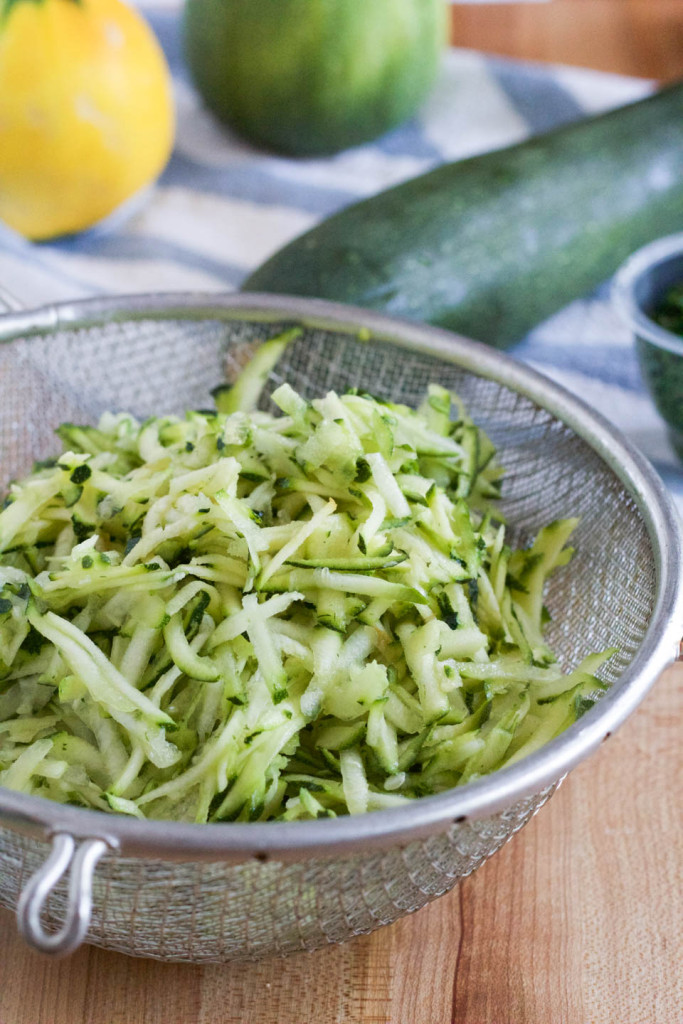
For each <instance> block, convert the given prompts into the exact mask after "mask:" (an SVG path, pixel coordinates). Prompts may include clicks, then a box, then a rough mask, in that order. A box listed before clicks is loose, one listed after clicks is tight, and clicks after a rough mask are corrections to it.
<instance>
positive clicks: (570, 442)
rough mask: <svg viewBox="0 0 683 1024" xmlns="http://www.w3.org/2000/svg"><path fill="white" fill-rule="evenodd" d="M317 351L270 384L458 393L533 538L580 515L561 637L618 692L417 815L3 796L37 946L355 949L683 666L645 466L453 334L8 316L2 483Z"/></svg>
mask: <svg viewBox="0 0 683 1024" xmlns="http://www.w3.org/2000/svg"><path fill="white" fill-rule="evenodd" d="M291 324H299V325H301V326H302V327H303V328H304V331H303V336H302V338H301V339H300V340H299V341H297V342H296V343H295V344H294V345H293V346H291V347H290V349H289V350H288V351H287V352H286V353H285V356H284V357H283V359H282V361H281V363H280V364H279V365H278V366H277V367H276V371H275V372H274V373H273V374H272V379H271V380H270V382H269V386H274V385H276V384H278V383H280V382H281V381H282V380H284V379H286V380H288V381H289V382H290V383H291V384H292V385H293V386H294V387H295V388H297V389H298V390H300V391H302V392H303V393H305V394H306V395H308V396H314V395H316V394H319V393H321V392H322V391H324V390H325V389H329V388H334V389H336V390H344V389H345V388H347V387H350V386H362V387H364V388H366V389H368V390H370V391H372V392H374V393H375V394H378V395H380V396H385V397H388V398H392V399H396V400H400V401H404V402H407V403H412V404H416V403H417V402H418V401H419V400H420V398H421V396H422V394H423V392H424V389H425V387H426V385H427V383H428V382H429V381H438V382H439V383H440V384H443V385H445V386H446V387H449V388H453V389H455V390H456V391H458V392H459V393H460V394H461V395H462V397H463V398H464V399H465V401H466V403H467V405H468V407H469V410H470V412H471V413H472V415H473V417H474V418H475V420H476V421H477V422H478V423H479V424H480V425H481V426H482V427H483V428H484V429H485V430H486V431H487V432H488V433H489V434H490V435H491V437H492V438H493V440H494V442H495V443H496V444H497V445H498V447H499V450H500V456H501V461H502V463H503V465H504V466H505V467H506V469H507V474H506V477H505V484H504V498H503V503H502V504H503V511H504V513H505V515H506V517H507V519H508V522H509V524H510V529H511V533H512V539H513V541H514V542H515V543H518V544H520V543H521V544H524V543H527V542H528V541H529V540H530V538H531V537H532V536H533V535H534V534H535V533H536V531H537V530H538V529H539V528H540V527H541V526H542V525H544V524H546V523H547V522H549V521H550V520H552V519H553V518H556V517H558V516H580V519H581V522H580V526H579V528H578V530H577V533H576V546H577V549H578V552H577V555H576V557H575V559H574V560H573V561H572V563H571V564H570V566H569V567H567V568H566V569H564V570H563V571H562V572H561V573H558V574H557V575H556V576H555V577H554V578H553V580H552V583H551V586H550V591H549V594H548V599H547V603H548V605H549V608H550V611H551V613H552V617H553V623H552V626H551V627H550V630H549V639H550V642H551V644H552V645H553V647H554V648H555V650H556V651H557V652H558V653H559V655H560V658H561V660H562V661H563V662H564V663H565V664H570V663H575V662H576V661H577V660H578V659H580V658H581V657H583V656H584V655H586V654H587V653H589V652H590V651H593V650H597V649H600V648H603V647H607V646H611V645H614V646H616V647H618V649H619V654H618V656H616V657H615V658H613V659H612V660H611V661H610V662H609V664H608V666H607V667H606V668H605V679H606V680H607V681H608V682H609V683H610V684H611V685H610V688H609V690H608V691H607V693H606V694H605V696H604V697H603V698H602V699H601V700H600V701H599V703H598V704H597V705H596V706H595V707H594V708H593V709H592V710H591V711H589V712H588V713H587V714H585V715H584V716H583V717H582V718H581V719H580V721H579V722H578V723H576V724H575V725H574V726H572V727H571V728H570V729H569V730H567V732H565V733H564V734H563V735H562V736H561V737H559V738H558V739H556V740H554V741H553V742H551V743H550V744H548V745H547V746H546V747H545V748H543V749H542V750H540V751H539V752H537V753H536V754H534V755H533V756H531V757H529V758H527V759H526V760H524V761H521V762H519V763H517V764H516V765H514V766H512V767H511V768H508V769H505V770H503V771H500V772H498V773H495V774H494V775H491V776H489V777H487V778H483V779H480V780H478V781H476V782H473V783H471V784H468V785H466V786H463V787H462V788H460V789H456V790H453V791H450V792H447V793H443V794H441V795H439V796H435V797H428V798H423V799H420V800H416V801H415V802H414V803H412V804H410V805H409V806H407V807H405V808H404V807H401V808H397V809H394V810H389V811H381V812H375V813H372V814H368V815H362V816H358V817H347V818H338V819H334V820H331V819H325V820H321V821H310V822H305V821H304V822H291V823H271V824H216V825H189V824H180V823H171V822H157V821H155V822H142V821H137V820H133V819H129V818H123V817H120V818H119V817H115V816H112V815H106V814H101V813H98V812H94V811H85V810H81V809H77V808H73V807H66V806H61V805H57V804H53V803H50V802H49V801H47V800H42V799H40V798H35V797H25V796H23V795H21V794H17V793H12V792H10V791H9V790H3V789H0V903H2V904H4V905H5V906H7V907H17V912H18V920H19V926H20V928H21V930H22V932H23V933H24V935H25V936H26V937H27V939H28V940H29V941H30V942H31V943H32V944H33V945H35V946H37V947H38V948H40V949H43V950H45V951H49V952H64V951H67V950H69V949H72V948H74V946H76V945H77V944H78V943H79V942H80V941H82V940H84V939H85V940H86V941H88V942H91V943H94V944H96V945H99V946H104V947H106V948H109V949H113V950H119V951H122V952H125V953H130V954H134V955H138V956H149V957H157V958H162V959H168V960H185V961H196V962H199V961H228V960H241V959H258V958H261V957H265V956H268V955H272V954H284V953H289V952H292V951H295V950H302V949H308V950H311V949H315V948H316V947H319V946H322V945H324V944H326V943H330V942H341V941H343V940H345V939H348V938H350V937H351V936H353V935H356V934H358V933H361V932H368V931H371V930H372V929H374V928H376V927H378V926H379V925H382V924H387V923H389V922H391V921H394V920H396V919H397V918H398V917H400V916H402V915H403V914H407V913H409V912H410V911H413V910H416V909H418V908H419V907H421V906H423V905H424V904H425V903H426V902H428V901H429V900H431V899H433V898H435V897H436V896H439V895H440V894H442V893H444V892H446V891H447V890H449V889H450V888H451V887H452V886H453V885H454V884H455V883H456V882H457V881H458V879H460V878H463V877H465V876H466V875H468V874H470V873H471V872H472V871H474V870H475V869H476V868H477V867H478V866H479V865H480V864H482V863H483V861H485V860H486V858H487V857H489V856H491V854H493V853H494V852H495V851H496V850H497V849H498V848H499V847H500V846H501V845H502V844H503V843H504V842H505V841H506V840H507V839H509V838H510V836H511V835H512V834H513V833H514V832H516V831H517V830H518V829H519V828H521V827H522V826H523V825H524V824H525V823H526V822H527V821H528V820H529V818H530V817H531V816H532V815H533V814H534V813H535V812H536V811H537V810H538V808H539V807H540V806H541V805H542V804H543V803H544V802H545V800H547V799H548V797H549V795H550V794H551V793H552V792H553V790H554V788H555V787H556V786H557V784H558V781H559V780H560V779H561V778H562V777H563V776H564V775H565V774H566V772H567V771H568V770H569V769H570V768H572V767H573V766H574V765H575V764H576V763H577V762H578V761H579V760H581V759H582V758H583V757H585V756H586V755H587V754H588V753H590V752H591V751H592V750H593V749H594V748H595V747H596V746H597V745H598V744H599V743H600V742H601V741H602V740H603V739H604V738H605V737H606V736H608V735H609V734H610V732H611V731H612V730H613V729H614V728H616V727H617V726H618V725H619V724H620V723H621V722H622V721H623V720H624V719H625V718H626V716H627V715H628V714H629V713H630V712H631V711H632V710H633V708H634V707H635V706H636V704H637V703H638V702H639V701H640V700H641V698H642V697H643V695H644V693H645V692H646V690H647V689H648V687H649V686H650V684H651V683H652V682H653V681H654V679H655V678H656V676H657V675H658V673H659V672H660V671H661V669H662V668H663V667H664V666H665V665H666V663H667V662H668V661H670V660H672V659H673V658H674V656H675V653H676V648H677V642H678V640H679V638H680V635H681V621H682V620H683V597H682V594H681V590H682V587H681V577H682V573H681V547H680V540H679V534H678V526H677V521H676V516H675V513H674V511H673V509H672V506H671V503H670V500H669V498H668V497H667V495H666V493H665V491H664V490H663V488H662V486H661V484H660V482H659V480H658V478H657V477H656V475H655V474H654V472H653V471H652V470H651V469H650V467H649V465H648V464H647V463H646V462H645V460H644V459H643V458H642V457H641V456H639V455H638V453H637V452H636V451H634V450H633V449H632V448H631V447H630V446H629V444H628V443H627V442H626V441H625V440H624V439H623V438H621V437H619V436H618V435H617V434H616V433H615V431H614V430H613V429H612V428H611V427H610V426H609V425H608V424H607V423H606V422H605V421H604V420H602V419H601V418H600V417H599V416H597V415H596V414H594V413H592V412H591V411H590V410H589V409H587V408H586V407H585V406H584V405H583V404H582V403H581V402H579V401H577V400H576V399H575V398H573V397H571V396H570V395H568V394H567V393H566V392H564V391H562V390H561V389H560V388H558V387H556V386H555V385H553V384H551V383H550V382H549V381H547V380H545V379H543V378H542V377H540V376H539V375H537V374H535V373H534V372H532V371H531V370H528V369H526V368H524V367H522V366H520V365H517V364H516V363H515V362H514V361H512V360H511V359H509V358H507V357H505V356H503V355H500V354H499V353H497V352H493V351H492V350H490V349H487V348H485V347H483V346H480V345H477V344H474V343H472V342H467V341H465V340H463V339H460V338H456V337H454V336H453V335H450V334H447V333H445V332H442V331H438V330H434V329H430V328H424V327H421V326H417V325H414V324H407V323H402V322H400V321H395V320H391V319H387V318H384V317H380V316H376V315H374V314H371V313H368V312H367V311H363V310H354V309H349V308H345V307H341V306H334V305H331V304H327V303H322V302H317V301H306V300H298V299H291V298H279V297H265V296H248V295H241V296H237V297H234V296H232V297H226V298H217V297H213V296H211V297H207V296H182V295H181V296H150V297H136V298H133V299H127V300H126V299H112V300H89V301H85V302H81V303H76V304H72V305H63V306H57V307H50V308H45V309H42V310H38V311H36V312H34V313H21V314H19V313H17V314H12V315H9V316H5V317H4V318H3V319H1V320H0V338H3V339H4V344H3V345H1V346H0V450H1V455H2V463H1V476H2V478H3V480H4V481H7V480H9V479H10V478H12V477H14V476H17V475H19V474H21V473H24V472H26V471H27V470H28V469H29V468H30V466H31V464H32V462H33V460H34V459H36V458H41V457H44V456H46V455H48V454H50V453H53V452H54V449H55V440H54V438H53V435H52V430H53V429H54V427H55V426H57V424H58V423H60V422H61V421H63V420H71V421H81V422H93V421H95V420H96V419H97V418H98V416H99V414H100V413H101V412H102V411H103V410H105V409H128V410H131V411H132V412H134V413H135V414H137V415H138V416H143V417H144V416H145V415H147V414H150V413H161V412H182V411H183V410H184V409H186V408H202V407H206V406H208V405H210V404H211V399H210V394H209V392H210V389H211V388H212V387H213V386H215V384H216V383H217V382H219V381H221V380H223V379H225V377H226V375H227V377H228V379H230V378H231V377H234V376H235V374H236V372H237V370H238V369H239V368H240V367H241V366H242V365H244V363H245V362H246V361H247V360H248V358H249V357H250V355H251V353H252V352H253V351H254V349H255V347H256V346H257V345H258V344H259V343H260V342H261V341H262V340H263V339H264V338H266V337H268V336H271V335H272V334H273V333H274V332H275V331H278V330H281V329H282V328H284V327H286V326H289V325H291Z"/></svg>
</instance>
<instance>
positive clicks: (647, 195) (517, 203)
mask: <svg viewBox="0 0 683 1024" xmlns="http://www.w3.org/2000/svg"><path fill="white" fill-rule="evenodd" d="M681 228H683V83H681V84H677V85H675V86H673V87H670V88H668V89H665V90H663V91H661V92H659V93H657V94H655V95H654V96H653V97H651V98H648V99H645V100H640V101H638V102H637V103H633V104H630V105H629V106H626V107H622V108H620V109H618V110H616V111H612V112H610V113H608V114H603V115H601V116H599V117H594V118H589V119H586V120H584V121H581V122H579V123H577V124H573V125H570V126H569V127H565V128H561V129H558V130H555V131H554V132H551V133H549V134H547V135H542V136H537V137H535V138H533V139H530V140H528V141H526V142H523V143H520V144H518V145H515V146H512V147H510V148H508V149H503V150H498V151H496V152H493V153H487V154H485V155H483V156H477V157H472V158H470V159H468V160H463V161H461V162H458V163H451V164H445V165H443V166H441V167H438V168H436V169H435V170H433V171H430V172H429V173H428V174H425V175H422V176H421V177H418V178H414V179H413V180H411V181H408V182H405V183H403V184H401V185H398V186H397V187H394V188H392V189H389V190H388V191H386V192H382V193H380V194H379V195H377V196H373V197H371V198H370V199H366V200H363V201H362V202H360V203H356V204H354V205H352V206H349V207H347V208H346V209H344V210H342V211H341V212H340V213H338V214H335V215H334V216H333V217H330V218H329V219H328V220H326V221H324V222H323V223H321V224H319V225H318V226H317V227H315V228H313V229H312V230H311V231H309V232H308V233H307V234H304V235H302V236H301V237H300V238H298V239H295V240H294V241H293V242H291V243H290V244H289V245H287V246H286V247H284V248H283V249H281V250H280V251H279V252H277V253H276V254H275V255H274V256H273V257H271V259H269V260H268V261H267V262H266V263H264V264H263V265H262V266H261V267H259V268H258V269H257V270H256V271H255V272H254V273H253V274H252V275H251V276H250V277H249V278H248V279H247V281H246V282H245V284H244V285H243V288H244V289H245V290H248V291H262V292H280V293H289V294H295V295H307V296H317V297H320V298H326V299H335V300H337V301H339V302H348V303H352V304H354V305H357V306H365V307H367V308H369V309H376V310H382V311H384V312H388V313H392V314H394V315H396V316H401V317H406V318H408V319H411V320H421V321H426V322H428V323H432V324H436V325H438V326H441V327H446V328H449V329H451V330H454V331H458V332H460V333H461V334H465V335H468V336H470V337H473V338H478V339H480V340H481V341H485V342H487V343H488V344H490V345H494V346H496V347H497V348H507V347H509V346H510V345H511V344H514V342H516V341H517V340H519V339H520V338H521V337H522V336H523V335H524V334H526V333H527V331H529V330H530V329H531V328H532V327H533V326H534V325H535V324H537V323H539V322H540V321H541V320H543V319H545V318H546V317H548V316H550V315H551V314H552V313H554V312H555V311H556V310H558V309H560V308H561V307H562V306H564V305H566V304H567V303H568V302H570V301H572V300H573V299H575V298H577V297H579V296H580V295H583V294H585V293H586V292H588V291H589V290H590V289H592V288H594V287H595V286H596V285H598V284H599V283H600V282H601V281H604V280H605V279H606V278H607V277H609V276H610V275H611V274H612V273H613V272H614V271H615V270H616V269H617V267H618V266H619V264H620V263H622V261H623V260H624V259H626V257H627V256H628V255H629V254H630V253H631V252H633V250H634V249H637V248H638V247H639V246H641V245H644V244H645V243H646V242H649V241H651V240H652V239H654V238H657V237H658V236H659V235H664V234H669V233H670V232H672V231H676V230H680V229H681Z"/></svg>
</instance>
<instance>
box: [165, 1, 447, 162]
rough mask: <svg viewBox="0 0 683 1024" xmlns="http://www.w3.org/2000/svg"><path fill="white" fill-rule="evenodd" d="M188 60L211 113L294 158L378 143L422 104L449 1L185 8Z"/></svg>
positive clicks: (208, 4) (441, 40)
mask: <svg viewBox="0 0 683 1024" xmlns="http://www.w3.org/2000/svg"><path fill="white" fill-rule="evenodd" d="M184 32H185V53H186V57H187V62H188V65H189V68H190V71H191V73H192V75H193V77H194V81H195V84H196V85H197V88H198V89H199V92H200V93H201V95H202V97H203V98H204V101H205V103H206V105H207V106H208V108H209V109H210V110H211V111H213V113H214V114H216V115H217V116H218V117H219V118H220V119H221V120H222V121H224V122H226V123H227V124H229V125H231V126H232V127H233V128H235V129H236V130H237V131H238V132H239V133H240V134H242V135H243V136H245V137H246V138H247V139H250V140H251V141H253V142H256V143H258V144H260V145H264V146H267V147H269V148H271V149H274V150H278V151H280V152H284V153H290V154H293V155H301V156H303V155H315V154H324V153H334V152H337V151H338V150H341V149H345V148H347V147H348V146H354V145H358V144H359V143H361V142H366V141H368V140H369V139H373V138H375V137H376V136H378V135H381V134H382V133H383V132H386V131H388V130H389V129H390V128H393V127H394V126H395V125H398V124H400V123H401V122H402V121H404V120H405V119H406V118H408V117H410V115H411V114H413V113H414V112H415V110H416V109H417V108H418V107H419V106H420V104H421V103H422V101H423V100H424V99H425V98H426V96H427V94H428V93H429V90H430V89H431V86H432V84H433V82H434V79H435V77H436V73H437V70H438V67H439V57H440V53H441V50H442V47H443V45H444V42H445V39H446V5H445V2H444V0H187V4H186V8H185V21H184Z"/></svg>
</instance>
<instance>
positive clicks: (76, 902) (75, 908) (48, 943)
mask: <svg viewBox="0 0 683 1024" xmlns="http://www.w3.org/2000/svg"><path fill="white" fill-rule="evenodd" d="M108 849H109V845H108V844H107V843H106V842H105V841H104V840H103V839H95V838H92V839H85V840H84V841H83V842H82V843H81V845H80V846H77V844H76V840H75V839H74V837H73V836H72V835H69V834H68V833H65V832H59V833H57V834H55V835H54V836H53V837H52V851H51V853H50V856H49V857H48V858H47V860H46V861H45V863H44V864H43V865H42V866H41V867H40V868H38V870H37V871H36V873H35V874H34V875H32V876H31V878H30V879H29V880H28V882H27V883H26V886H25V887H24V890H23V892H22V894H21V896H20V897H19V902H18V904H17V924H18V927H19V931H20V933H21V935H22V936H23V937H24V939H25V940H26V942H28V944H29V945H30V946H33V948H34V949H37V950H38V951H39V952H40V953H48V954H50V955H51V956H66V954H67V953H72V952H73V951H74V949H76V948H77V947H78V946H80V944H81V943H82V942H83V939H84V938H85V936H86V933H87V931H88V925H89V924H90V914H91V911H92V879H93V874H94V871H95V868H96V867H97V862H98V861H99V859H100V857H102V855H103V854H104V853H106V851H107V850H108ZM69 867H70V868H71V873H70V877H69V892H68V897H67V905H66V913H65V917H64V923H63V924H62V926H61V928H59V930H58V931H56V932H46V931H45V929H44V928H43V925H42V921H41V916H42V913H43V910H44V909H45V904H46V902H47V900H48V898H49V896H50V894H51V893H52V891H53V889H54V887H55V886H56V885H57V883H58V882H59V880H60V878H61V877H62V876H63V875H64V874H65V873H66V871H68V870H69Z"/></svg>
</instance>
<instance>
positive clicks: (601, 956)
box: [0, 665, 683, 1024]
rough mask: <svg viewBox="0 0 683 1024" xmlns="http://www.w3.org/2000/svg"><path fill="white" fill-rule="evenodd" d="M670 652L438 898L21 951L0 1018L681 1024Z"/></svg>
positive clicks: (679, 707)
mask: <svg viewBox="0 0 683 1024" xmlns="http://www.w3.org/2000/svg"><path fill="white" fill-rule="evenodd" d="M682 723H683V665H677V666H675V667H674V668H672V669H670V670H669V671H668V672H667V673H665V675H664V676H663V677H662V679H661V680H660V681H659V682H658V683H657V685H656V686H655V688H654V690H653V691H652V693H651V694H650V696H649V697H648V698H647V700H646V701H645V703H644V704H643V705H642V706H641V708H640V709H639V710H638V711H637V712H636V713H635V714H634V715H633V716H632V717H631V719H630V720H629V721H628V722H627V723H626V725H625V726H623V728H622V729H621V730H620V731H619V732H618V733H616V735H615V736H613V737H612V738H611V739H610V740H609V741H608V742H607V743H605V744H603V746H602V747H601V749H600V750H599V751H598V752H597V753H596V754H595V755H594V756H593V757H592V758H590V759H589V760H588V761H586V762H584V763H583V764H582V765H580V766H579V767H578V768H577V769H576V770H575V771H574V772H573V773H572V774H571V775H570V776H569V778H568V779H567V780H566V781H565V783H564V784H563V785H562V787H561V788H560V790H559V792H557V793H556V795H555V796H554V797H553V798H552V800H551V801H550V802H549V803H548V804H547V805H546V807H544V808H543V809H542V810H541V811H540V813H539V814H538V815H537V817H536V818H534V819H533V820H532V821H531V823H530V824H529V825H527V826H526V828H524V829H523V830H522V831H521V832H520V833H519V834H518V835H517V836H515V837H514V838H513V839H512V840H511V842H510V843H508V845H507V846H506V847H505V848H504V849H503V850H501V851H500V852H499V853H498V854H496V855H495V856H494V857H493V858H492V859H491V860H490V861H488V862H487V863H486V864H485V865H484V867H482V868H481V869H480V870H479V871H478V872H476V874H475V875H473V876H472V877H471V878H469V879H466V880H465V881H464V882H463V883H462V884H461V885H459V886H458V887H457V888H456V889H455V890H454V891H453V892H452V893H450V894H449V895H448V896H444V897H443V898H442V899H440V900H437V901H436V902H435V903H433V904H431V905H430V906H429V907H426V908H425V909H424V910H421V911H420V912H419V913H417V914H415V915H413V916H412V917H409V918H406V919H404V920H402V921H399V922H398V923H397V924H395V925H392V926H391V927H389V928H383V929H380V930H379V931H377V932H374V933H373V934H372V935H369V936H364V937H361V938H359V939H356V940H354V941H353V942H350V943H347V944H346V945H345V946H339V947H330V948H328V949H324V950H321V951H319V952H317V953H313V954H304V955H300V956H295V957H291V958H289V959H288V960H275V961H269V962H265V963H262V964H251V965H250V964H247V965H245V964H238V965H236V966H233V967H231V966H229V965H228V966H208V967H193V966H185V965H177V964H158V963H155V962H152V961H145V960H132V959H130V958H128V957H124V956H120V955H118V954H113V953H105V952H102V951H101V950H97V949H94V948H85V949H82V950H80V951H79V952H78V953H76V954H75V955H74V956H73V957H71V958H70V959H68V960H65V961H60V962H53V961H48V960H45V959H43V958H42V957H40V956H38V955H36V954H34V953H31V952H29V951H28V950H27V949H26V947H25V946H24V945H23V944H22V943H21V942H20V940H19V939H18V938H17V936H16V932H15V925H14V920H13V917H12V915H11V914H9V913H8V912H6V911H2V912H0V1024H313V1022H315V1024H449V1022H452V1024H681V1022H683V968H682V965H683V898H682V893H683V802H682V798H681V792H682V791H683V743H682V742H681V740H682V735H681V733H682V730H683V725H682Z"/></svg>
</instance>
